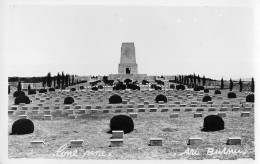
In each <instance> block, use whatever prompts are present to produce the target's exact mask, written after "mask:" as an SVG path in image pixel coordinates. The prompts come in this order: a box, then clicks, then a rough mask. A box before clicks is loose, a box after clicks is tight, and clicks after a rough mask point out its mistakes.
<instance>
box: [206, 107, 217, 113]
mask: <svg viewBox="0 0 260 164" xmlns="http://www.w3.org/2000/svg"><path fill="white" fill-rule="evenodd" d="M208 111H209V112H210V111H216V108H215V107H209V108H208Z"/></svg>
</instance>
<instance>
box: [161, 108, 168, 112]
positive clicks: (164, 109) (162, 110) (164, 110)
mask: <svg viewBox="0 0 260 164" xmlns="http://www.w3.org/2000/svg"><path fill="white" fill-rule="evenodd" d="M168 111H169V109H168V108H162V109H161V112H168Z"/></svg>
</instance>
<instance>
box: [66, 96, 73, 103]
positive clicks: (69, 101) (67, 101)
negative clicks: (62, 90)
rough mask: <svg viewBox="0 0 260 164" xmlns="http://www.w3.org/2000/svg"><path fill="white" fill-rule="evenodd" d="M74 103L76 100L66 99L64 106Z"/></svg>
mask: <svg viewBox="0 0 260 164" xmlns="http://www.w3.org/2000/svg"><path fill="white" fill-rule="evenodd" d="M72 103H74V99H73V98H72V97H66V98H65V99H64V104H72Z"/></svg>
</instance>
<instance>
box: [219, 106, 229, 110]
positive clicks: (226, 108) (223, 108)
mask: <svg viewBox="0 0 260 164" xmlns="http://www.w3.org/2000/svg"><path fill="white" fill-rule="evenodd" d="M220 111H228V107H221V108H220Z"/></svg>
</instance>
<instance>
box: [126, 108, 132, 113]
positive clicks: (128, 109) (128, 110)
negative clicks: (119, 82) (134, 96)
mask: <svg viewBox="0 0 260 164" xmlns="http://www.w3.org/2000/svg"><path fill="white" fill-rule="evenodd" d="M126 112H127V113H129V112H134V108H127V109H126Z"/></svg>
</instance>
